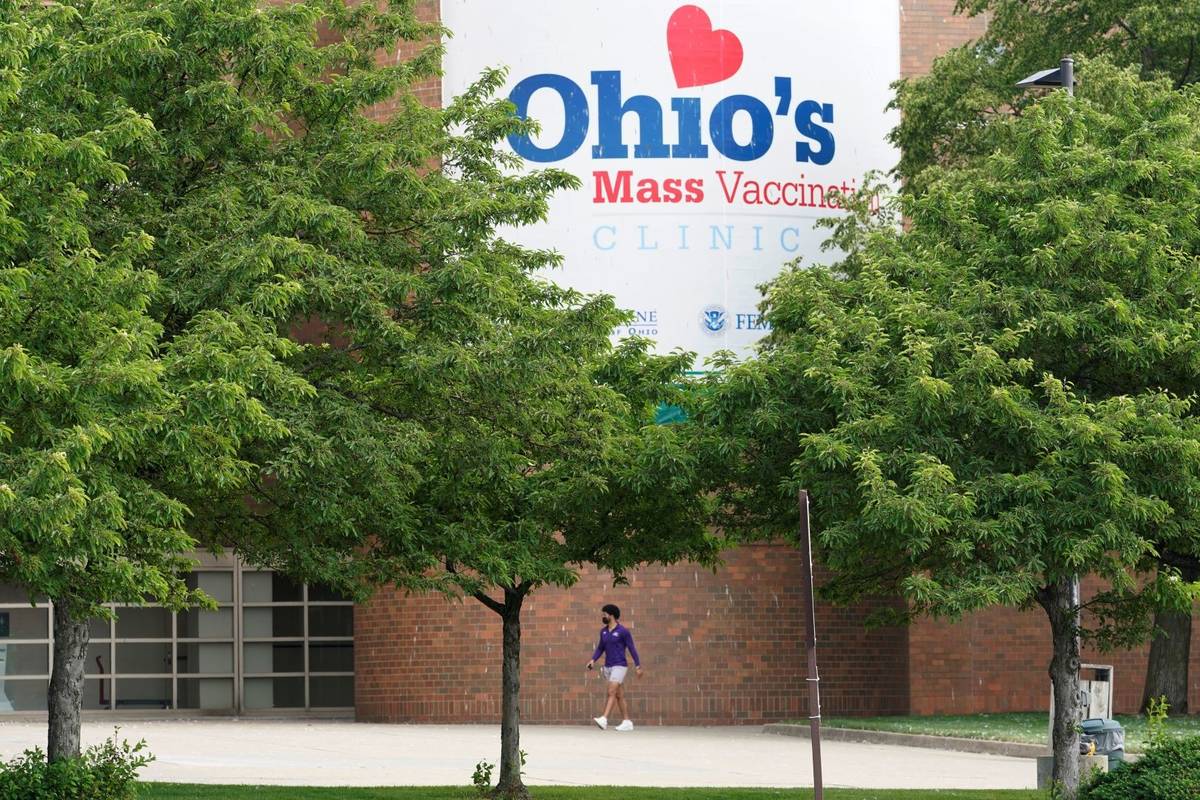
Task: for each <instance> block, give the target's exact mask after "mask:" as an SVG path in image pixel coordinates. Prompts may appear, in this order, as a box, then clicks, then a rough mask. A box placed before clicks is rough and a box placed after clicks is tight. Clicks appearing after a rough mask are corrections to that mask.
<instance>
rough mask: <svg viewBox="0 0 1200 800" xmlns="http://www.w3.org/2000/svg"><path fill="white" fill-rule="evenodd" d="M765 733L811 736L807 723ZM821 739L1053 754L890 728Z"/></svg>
mask: <svg viewBox="0 0 1200 800" xmlns="http://www.w3.org/2000/svg"><path fill="white" fill-rule="evenodd" d="M763 733H771V734H774V735H776V736H801V737H804V738H808V726H807V725H788V724H782V723H780V724H774V725H764V726H763ZM821 738H822V739H828V740H830V741H834V742H863V743H866V744H891V745H899V746H900V747H921V748H925V749H927V750H953V751H955V752H958V753H983V754H985V755H993V756H1010V757H1012V758H1037V757H1038V756H1045V755H1049V754H1050V748H1049V747H1046V746H1045V745H1040V744H1021V743H1019V742H990V741H987V740H986V739H963V738H960V737H957V736H929V735H926V734H919V733H892V732H890V731H860V730H855V729H853V728H825V727H822V728H821Z"/></svg>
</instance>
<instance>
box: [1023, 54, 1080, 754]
mask: <svg viewBox="0 0 1200 800" xmlns="http://www.w3.org/2000/svg"><path fill="white" fill-rule="evenodd" d="M1017 86H1018V87H1019V88H1021V89H1029V88H1032V87H1035V86H1051V87H1053V86H1061V87H1063V88H1064V89H1066V90H1067V96H1068V97H1074V96H1075V60H1074V59H1073V58H1071V57H1070V56H1064V57H1063V59H1062V60H1061V61H1059V62H1058V69H1047V70H1042V71H1041V72H1035V73H1034V74H1032V75H1030V76H1029V77H1028V78H1026V79H1025V80H1023V81H1018V82H1017ZM1071 604H1072V605H1073V606H1074V607H1075V651H1076V652H1079V650H1080V641H1079V631H1080V630H1082V629H1083V617H1082V614H1081V610H1082V606H1083V597H1082V593H1081V592H1080V588H1079V576H1078V575H1076V576H1074V577H1072V578H1071ZM1075 681H1076V683H1078V681H1079V670H1078V669H1077V670H1076V671H1075ZM1050 703H1051V706H1050V707H1051V709H1052V712H1051V720H1050V739H1051V743H1052V744H1053V740H1054V720H1053V708H1054V705H1053V703H1054V695H1053V692H1052V693H1051V695H1050Z"/></svg>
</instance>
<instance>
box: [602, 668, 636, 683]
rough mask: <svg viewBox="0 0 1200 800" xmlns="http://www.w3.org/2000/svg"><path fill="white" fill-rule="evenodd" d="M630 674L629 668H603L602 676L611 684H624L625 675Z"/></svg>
mask: <svg viewBox="0 0 1200 800" xmlns="http://www.w3.org/2000/svg"><path fill="white" fill-rule="evenodd" d="M627 672H629V667H601V668H600V674H602V675H603V676H604V680H606V681H608V682H609V683H624V682H625V673H627Z"/></svg>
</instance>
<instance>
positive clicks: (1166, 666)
mask: <svg viewBox="0 0 1200 800" xmlns="http://www.w3.org/2000/svg"><path fill="white" fill-rule="evenodd" d="M1154 627H1155V628H1156V630H1155V633H1154V639H1153V640H1152V641H1151V642H1150V662H1149V663H1148V664H1147V665H1146V690H1145V691H1144V692H1143V693H1142V710H1143V711H1144V710H1146V709H1147V708H1148V707H1149V705H1150V701H1151V700H1152V699H1157V698H1159V697H1166V698H1167V703H1168V704H1169V706H1170V710H1171V714H1172V716H1173V715H1175V714H1186V713H1188V660H1189V659H1190V658H1191V652H1192V648H1191V641H1192V615H1191V614H1190V613H1185V612H1183V611H1175V610H1174V609H1159V610H1158V611H1157V612H1155V614H1154Z"/></svg>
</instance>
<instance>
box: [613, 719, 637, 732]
mask: <svg viewBox="0 0 1200 800" xmlns="http://www.w3.org/2000/svg"><path fill="white" fill-rule="evenodd" d="M613 730H618V731H631V730H633V722H632V721H630V720H625V721H624V722H622V723H621V724H620V725H618V726H617V727H616V728H614V729H613Z"/></svg>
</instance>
